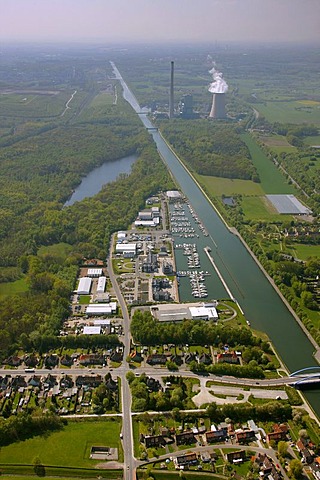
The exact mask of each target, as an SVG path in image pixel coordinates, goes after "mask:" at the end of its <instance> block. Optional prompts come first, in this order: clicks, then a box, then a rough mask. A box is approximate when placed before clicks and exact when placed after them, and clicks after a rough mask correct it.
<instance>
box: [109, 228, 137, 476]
mask: <svg viewBox="0 0 320 480" xmlns="http://www.w3.org/2000/svg"><path fill="white" fill-rule="evenodd" d="M113 240H114V236H112V238H111V243H110V245H111V247H110V252H109V258H108V261H107V270H108V275H109V278H110V281H111V284H112V288H113V290H114V293H115V295H116V297H117V299H118V302H119V305H120V308H121V311H122V317H123V334H124V338H123V343H124V354H123V363H122V367H121V403H122V446H123V454H124V466H125V468H124V474H123V475H124V479H125V480H130V479H131V478H134V470H135V468H136V463H135V459H134V450H133V432H132V421H131V400H132V399H131V391H130V387H129V383H128V381H127V378H126V373H127V372H128V371H129V365H128V363H127V361H126V358H127V356H128V355H129V354H130V339H131V335H130V316H129V313H128V309H127V305H126V302H125V301H124V298H123V296H122V293H121V290H120V287H119V285H118V282H117V279H116V277H115V275H114V272H113V268H112V245H113Z"/></svg>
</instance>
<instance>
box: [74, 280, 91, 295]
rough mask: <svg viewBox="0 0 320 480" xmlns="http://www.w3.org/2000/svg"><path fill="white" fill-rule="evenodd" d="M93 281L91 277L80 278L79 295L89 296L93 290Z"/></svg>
mask: <svg viewBox="0 0 320 480" xmlns="http://www.w3.org/2000/svg"><path fill="white" fill-rule="evenodd" d="M91 283H92V280H91V278H89V277H82V278H80V281H79V285H78V288H77V294H78V295H89V293H90V290H91Z"/></svg>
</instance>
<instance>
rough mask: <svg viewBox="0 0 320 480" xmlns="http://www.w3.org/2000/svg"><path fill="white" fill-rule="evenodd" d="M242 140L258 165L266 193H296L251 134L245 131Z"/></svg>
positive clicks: (262, 185) (253, 161) (262, 186)
mask: <svg viewBox="0 0 320 480" xmlns="http://www.w3.org/2000/svg"><path fill="white" fill-rule="evenodd" d="M241 138H242V140H243V141H244V142H245V143H246V145H247V147H248V149H249V151H250V155H251V158H252V163H253V164H254V166H255V167H256V169H257V171H258V173H259V176H260V180H261V188H262V189H263V191H264V192H265V193H267V194H268V193H274V194H276V193H294V188H293V186H292V185H289V184H288V182H287V180H286V178H285V177H284V176H283V175H282V173H281V172H280V171H279V170H278V169H277V167H276V166H275V165H274V164H273V162H272V161H271V160H270V159H269V158H268V157H267V155H266V154H265V153H264V152H263V151H262V150H261V148H260V147H259V145H258V144H257V143H256V141H255V140H254V139H253V138H252V137H251V136H250V135H249V133H244V134H243V135H241Z"/></svg>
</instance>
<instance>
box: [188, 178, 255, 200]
mask: <svg viewBox="0 0 320 480" xmlns="http://www.w3.org/2000/svg"><path fill="white" fill-rule="evenodd" d="M194 176H195V178H196V179H197V180H198V182H199V183H200V184H201V185H203V186H204V187H205V189H206V191H207V192H208V193H209V194H210V196H214V197H219V196H221V195H230V196H231V195H237V194H238V195H263V194H264V191H263V190H262V187H261V185H260V183H255V182H252V181H251V180H239V179H231V178H223V177H211V176H210V177H209V176H205V175H198V174H195V175H194Z"/></svg>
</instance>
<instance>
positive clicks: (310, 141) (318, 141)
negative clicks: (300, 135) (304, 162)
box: [303, 135, 320, 145]
mask: <svg viewBox="0 0 320 480" xmlns="http://www.w3.org/2000/svg"><path fill="white" fill-rule="evenodd" d="M303 141H304V143H306V144H307V145H320V135H316V136H313V137H305V138H304V139H303Z"/></svg>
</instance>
